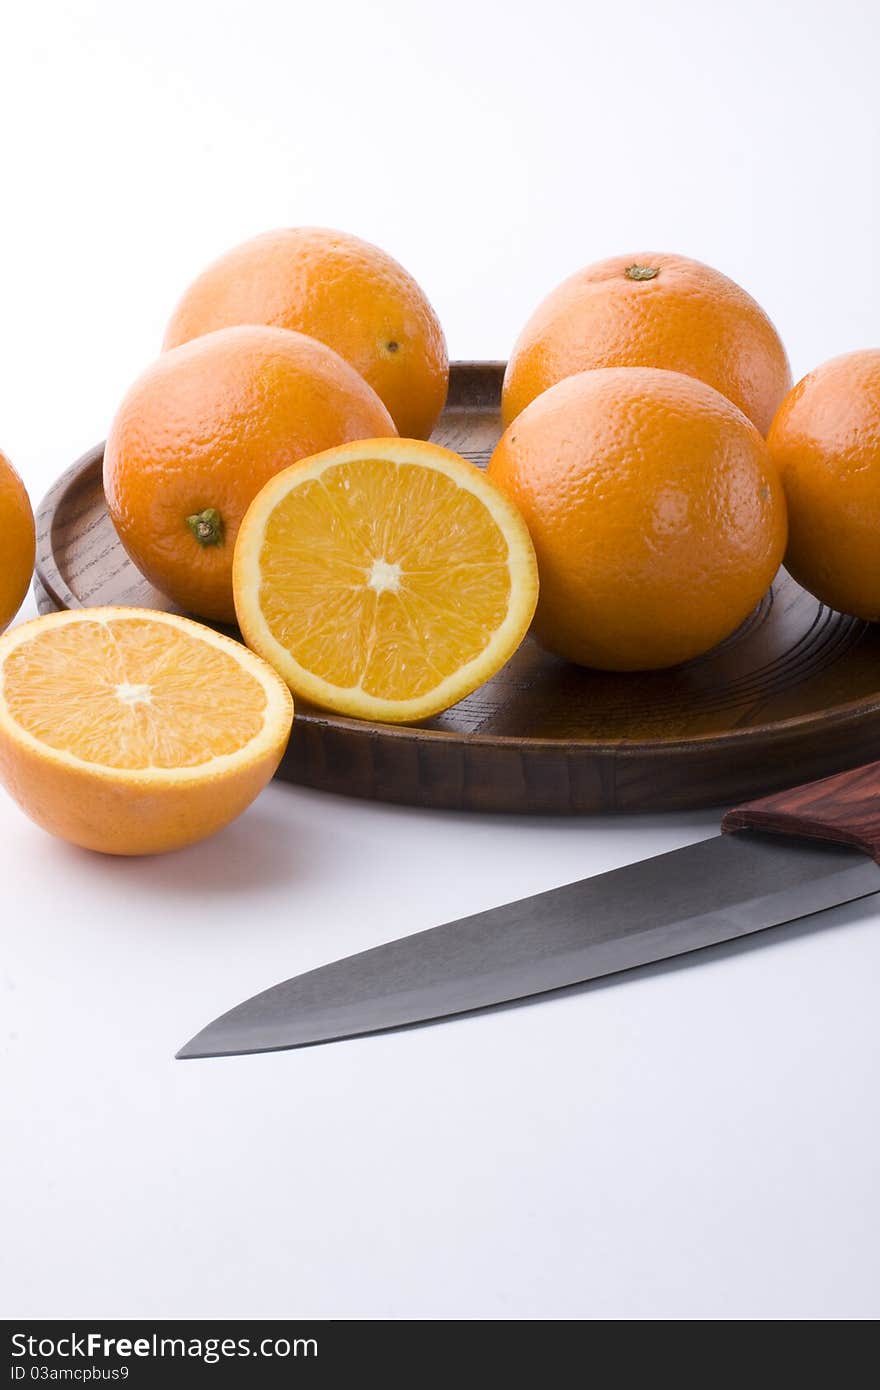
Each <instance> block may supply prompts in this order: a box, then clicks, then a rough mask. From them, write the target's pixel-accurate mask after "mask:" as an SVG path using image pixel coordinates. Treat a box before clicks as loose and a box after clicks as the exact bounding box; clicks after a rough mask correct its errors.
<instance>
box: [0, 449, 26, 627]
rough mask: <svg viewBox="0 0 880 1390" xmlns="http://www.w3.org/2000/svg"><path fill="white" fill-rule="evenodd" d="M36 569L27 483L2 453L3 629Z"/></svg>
mask: <svg viewBox="0 0 880 1390" xmlns="http://www.w3.org/2000/svg"><path fill="white" fill-rule="evenodd" d="M33 572H34V514H33V512H32V511H31V504H30V501H29V500H28V495H27V492H26V490H25V486H24V483H23V482H22V481H21V478H20V477H19V476H18V474H17V473H16V471H15V469H14V468H13V466H12V464H11V463H10V462H9V459H8V458H7V457H6V455H5V454H4V453H0V632H2V631H3V629H4V628H6V627H8V626H9V624H10V623H11V622H12V619H13V618H14V617H15V615H16V613H17V612H18V610H19V608H20V607H21V605H22V603H23V602H24V596H25V594H26V593H27V590H28V585H29V584H30V582H31V575H32V574H33Z"/></svg>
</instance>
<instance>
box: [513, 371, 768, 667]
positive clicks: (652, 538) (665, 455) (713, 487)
mask: <svg viewBox="0 0 880 1390" xmlns="http://www.w3.org/2000/svg"><path fill="white" fill-rule="evenodd" d="M489 477H490V478H491V479H492V481H493V482H495V483H497V484H498V485H499V486H500V487H501V488H502V489H503V491H504V492H506V493H507V495H508V496H509V497H510V498H511V500H512V501H513V502H514V503H515V504H516V505H517V506H518V507H519V509H520V511H521V513H522V515H523V517H524V519H525V522H526V525H527V526H528V528H529V531H530V533H531V536H532V540H533V542H534V546H535V551H536V553H537V557H538V574H539V577H540V590H539V598H538V609H537V613H536V616H535V633H536V636H537V637H538V638H539V640H540V641H541V642H542V643H543V644H544V645H545V646H547V647H549V648H550V649H551V650H552V651H555V652H557V653H559V655H561V656H564V657H567V658H568V659H569V660H570V661H576V662H578V663H579V664H581V665H583V666H596V667H601V668H603V669H606V670H615V671H635V670H647V669H651V668H655V667H661V666H674V665H677V664H678V663H679V662H682V661H688V660H689V659H690V658H691V657H695V656H698V655H699V654H700V653H701V652H704V651H707V650H708V649H709V648H710V647H713V646H714V645H715V643H716V642H720V641H721V639H722V638H724V637H726V636H727V635H728V634H729V633H731V632H732V631H733V630H734V628H736V627H737V626H738V625H739V623H741V622H742V620H743V619H744V618H745V617H746V616H747V614H748V613H749V612H750V611H751V609H752V608H753V607H754V605H755V604H756V603H757V602H758V600H759V599H760V597H761V595H762V594H763V593H764V592H765V590H766V589H767V587H768V585H769V584H770V582H771V580H772V579H773V576H774V574H775V573H776V570H777V568H778V567H779V562H780V560H781V559H782V553H783V550H784V549H785V535H786V525H785V499H784V496H783V492H782V485H781V483H780V481H779V477H778V475H777V472H776V469H775V468H774V467H773V464H772V463H771V461H770V456H769V453H768V450H767V446H766V444H765V443H764V440H763V439H762V438H761V436H760V434H759V433H758V431H757V430H756V429H755V427H754V425H753V424H752V423H751V422H750V421H749V420H747V419H746V418H745V416H744V415H743V414H742V413H741V411H739V410H737V408H736V406H735V405H732V404H731V402H730V401H729V400H727V398H726V397H725V396H722V395H721V393H720V392H718V391H716V390H714V389H713V387H711V386H707V385H706V384H705V383H704V382H702V381H697V380H696V379H695V378H694V377H689V376H684V375H683V374H682V373H680V372H666V371H661V370H659V369H657V368H651V367H607V368H601V369H598V370H596V371H592V372H581V373H579V374H578V375H576V376H572V377H568V378H566V380H565V381H561V382H559V383H558V384H557V385H556V386H552V387H551V388H550V389H549V390H548V391H545V392H544V394H543V395H541V396H539V397H538V399H537V400H536V401H533V402H532V404H531V405H529V406H527V407H526V409H525V410H524V411H523V412H522V414H521V415H520V416H519V417H518V418H517V419H516V420H515V421H514V423H513V424H512V425H510V426H509V427H508V429H507V430H506V431H505V433H504V435H503V437H502V439H501V441H500V443H499V444H498V447H497V448H496V449H495V452H494V453H493V455H492V458H491V460H490V462H489Z"/></svg>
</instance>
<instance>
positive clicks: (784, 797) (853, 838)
mask: <svg viewBox="0 0 880 1390" xmlns="http://www.w3.org/2000/svg"><path fill="white" fill-rule="evenodd" d="M721 830H722V833H724V834H726V835H729V834H732V833H735V832H736V831H737V830H763V831H766V832H768V833H770V834H777V835H796V836H805V837H806V838H807V839H811V840H830V841H832V842H834V843H836V844H841V845H853V846H855V848H856V849H860V850H863V851H864V853H865V854H868V855H870V856H871V858H872V859H874V860H875V861H876V862H877V863H878V864H880V762H876V763H868V764H867V765H866V766H865V767H857V768H854V769H853V770H852V771H851V772H838V773H836V774H835V775H834V776H833V777H823V778H822V780H821V781H819V782H808V783H806V784H805V785H804V786H800V787H792V789H791V790H790V791H784V792H775V793H774V794H773V795H772V796H765V797H762V798H761V799H760V800H759V801H749V802H747V803H746V805H745V806H738V807H737V808H736V810H734V811H728V813H727V815H726V816H725V817H724V819H723V820H722V822H721Z"/></svg>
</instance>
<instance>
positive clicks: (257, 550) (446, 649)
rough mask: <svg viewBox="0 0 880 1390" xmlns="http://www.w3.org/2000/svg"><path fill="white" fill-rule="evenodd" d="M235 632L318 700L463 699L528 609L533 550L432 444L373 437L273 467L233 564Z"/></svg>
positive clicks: (417, 707) (413, 713) (363, 707)
mask: <svg viewBox="0 0 880 1390" xmlns="http://www.w3.org/2000/svg"><path fill="white" fill-rule="evenodd" d="M233 587H234V591H235V609H236V614H237V616H238V621H239V625H240V627H241V630H242V632H243V633H244V636H245V640H246V641H247V642H248V644H249V645H250V646H251V647H253V649H254V650H255V651H257V652H259V653H260V654H261V655H262V656H264V657H265V658H266V660H267V661H269V662H271V664H272V665H273V666H274V667H275V669H276V670H277V671H279V672H280V674H281V675H282V676H283V677H284V679H285V680H286V681H287V683H288V685H289V686H290V687H291V689H292V690H293V691H294V692H295V693H297V694H300V695H303V696H304V697H305V698H306V699H308V700H310V701H312V702H313V703H314V704H316V705H319V706H321V707H323V708H325V709H330V710H335V711H337V712H339V713H342V714H349V715H355V716H357V717H360V718H365V719H375V720H383V721H388V722H392V723H407V722H412V721H414V720H419V719H424V718H427V717H428V716H429V715H431V714H436V713H437V712H438V711H439V710H443V709H446V708H447V707H448V706H449V705H452V704H454V703H455V701H456V700H460V699H462V698H463V697H464V696H465V695H467V694H469V693H470V692H471V691H472V690H474V689H476V687H477V686H478V685H481V684H482V682H483V681H485V680H487V679H488V678H489V677H490V676H492V675H494V673H495V672H496V671H497V670H498V669H499V667H501V666H502V665H503V664H504V662H505V661H506V660H507V659H508V657H509V656H511V655H512V653H513V652H514V651H515V650H516V648H517V646H518V645H519V643H520V641H521V639H522V637H523V635H524V634H525V632H526V629H527V628H528V626H529V623H530V622H531V618H532V614H533V613H534V610H535V604H536V602H537V597H538V571H537V565H536V563H535V552H534V549H533V547H532V542H531V539H530V537H529V533H528V531H527V529H526V526H525V523H524V521H523V520H522V517H521V516H520V514H519V512H518V511H517V510H516V508H515V507H514V505H513V503H511V502H509V501H508V500H507V498H506V497H505V496H504V495H503V493H501V492H500V491H499V490H498V489H497V488H496V487H495V485H494V484H493V483H490V482H489V481H488V479H487V478H486V477H485V475H484V474H483V473H482V472H481V471H480V469H479V468H476V467H475V466H474V465H473V464H471V463H468V462H467V461H466V460H465V459H463V458H461V457H460V456H459V455H458V454H454V453H451V452H450V450H448V449H441V448H440V447H439V446H438V445H436V444H425V443H423V442H421V441H416V440H412V439H369V440H362V441H361V442H359V443H356V444H343V445H341V446H340V447H339V448H335V449H328V450H327V451H326V452H324V453H321V454H316V455H314V456H313V457H312V458H310V459H304V460H302V461H301V462H300V463H296V464H293V465H292V466H291V467H290V468H287V469H285V470H284V472H282V473H278V474H277V475H276V476H275V477H274V478H273V479H271V481H270V482H269V483H267V484H266V486H265V487H264V488H263V490H262V492H260V494H259V495H258V496H257V498H256V499H255V500H254V502H253V503H252V504H251V506H250V508H249V510H248V512H247V513H246V515H245V519H244V522H243V524H242V527H241V531H240V533H239V537H238V540H237V542H236V547H235V559H234V563H233Z"/></svg>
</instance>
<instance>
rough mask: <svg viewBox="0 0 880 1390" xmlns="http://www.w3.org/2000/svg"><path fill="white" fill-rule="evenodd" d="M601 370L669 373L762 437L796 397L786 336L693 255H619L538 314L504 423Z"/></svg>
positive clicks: (527, 332) (510, 377) (515, 370)
mask: <svg viewBox="0 0 880 1390" xmlns="http://www.w3.org/2000/svg"><path fill="white" fill-rule="evenodd" d="M592 367H664V368H666V369H667V370H668V371H674V372H685V373H686V374H687V375H688V376H695V377H697V378H698V379H699V380H700V381H705V382H708V384H709V385H710V386H714V387H715V389H716V390H717V391H720V392H721V394H722V395H723V396H727V398H728V400H731V401H733V403H734V405H738V406H739V408H740V410H741V411H742V412H743V413H744V414H745V415H747V416H748V417H749V419H750V420H751V421H753V423H754V424H755V425H757V427H758V429H759V430H760V431H761V433H762V434H766V433H767V430H768V429H769V428H770V422H771V420H772V419H773V415H774V412H775V411H776V408H777V407H778V405H779V403H780V401H781V400H782V399H783V397H784V396H785V394H786V392H787V391H789V390H790V389H791V372H790V370H789V366H788V358H787V356H786V354H785V348H784V347H783V346H782V343H781V342H780V339H779V335H778V333H777V332H776V329H775V328H774V327H773V324H772V323H771V322H770V320H769V318H768V317H767V315H766V314H765V313H764V311H763V309H762V308H761V307H760V305H758V304H756V303H755V301H754V299H752V297H751V295H749V294H746V292H745V290H743V289H740V287H739V285H737V284H735V283H734V281H733V280H728V278H727V276H726V275H722V274H721V273H720V272H719V271H717V270H712V268H711V267H710V266H707V265H702V264H701V263H700V262H699V261H691V260H688V259H687V257H685V256H669V255H656V254H655V253H654V252H653V251H651V252H643V253H640V254H639V255H637V256H613V257H612V258H611V259H610V260H607V261H600V262H599V263H598V264H597V265H591V266H587V268H586V269H585V270H579V271H577V273H576V274H574V275H572V276H571V277H570V278H569V279H568V280H565V281H563V283H562V284H561V285H559V286H558V288H557V289H555V290H554V291H553V292H552V294H550V295H548V297H547V298H546V299H545V300H544V301H543V303H542V304H540V305H539V306H538V308H537V309H536V310H535V312H534V314H533V315H532V317H531V318H530V319H529V321H528V323H527V324H526V326H525V328H524V329H523V331H522V333H521V334H520V336H519V338H518V340H517V342H516V344H515V346H514V349H513V354H512V356H511V358H510V362H509V363H508V367H507V373H506V375H505V378H504V399H503V414H504V423H505V424H509V423H510V421H511V420H513V419H515V417H516V416H517V415H518V414H519V413H520V411H521V410H523V409H524V407H525V406H527V405H528V404H529V402H530V401H533V400H534V399H535V397H536V396H538V395H540V393H541V392H542V391H546V389H547V387H548V386H552V385H553V384H554V383H555V382H557V381H561V380H562V379H563V378H564V377H567V376H571V375H572V374H573V373H574V372H582V371H586V370H588V369H589V368H592Z"/></svg>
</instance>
